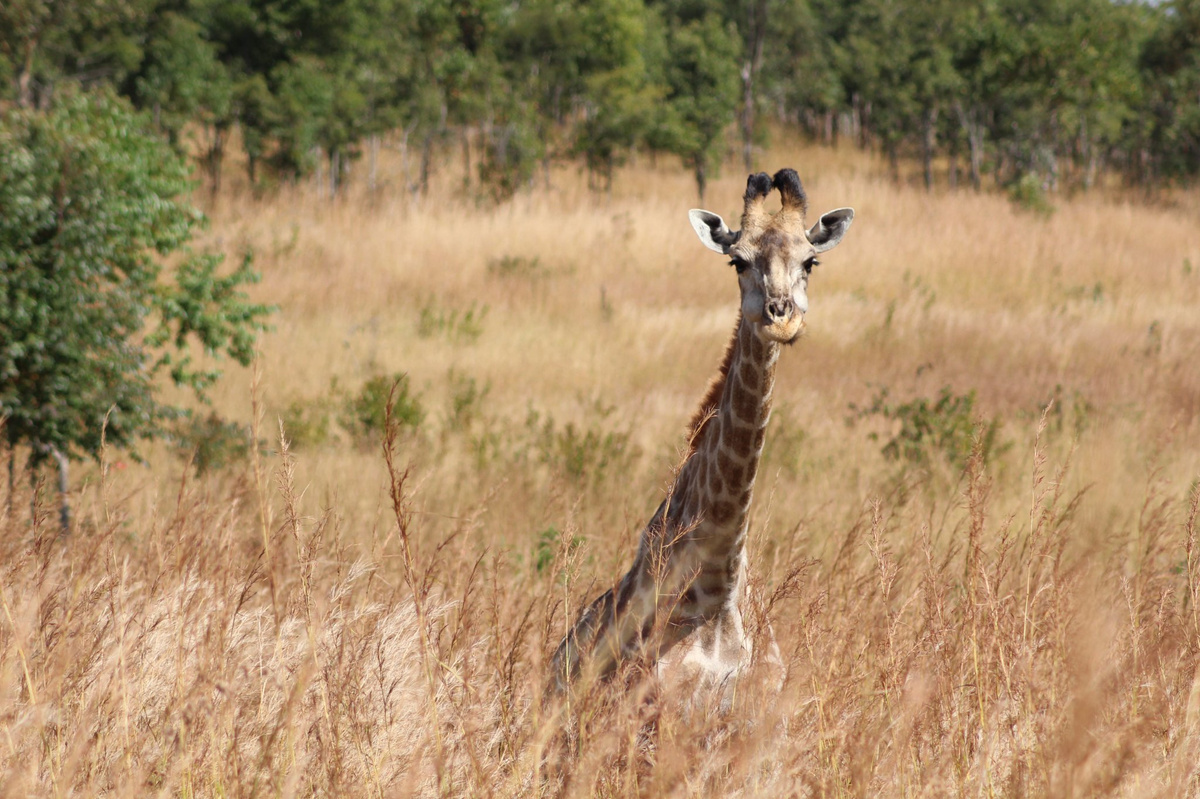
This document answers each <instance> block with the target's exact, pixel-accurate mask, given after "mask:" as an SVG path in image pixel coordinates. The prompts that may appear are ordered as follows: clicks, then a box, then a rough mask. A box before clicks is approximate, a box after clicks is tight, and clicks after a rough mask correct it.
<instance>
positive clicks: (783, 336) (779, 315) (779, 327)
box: [761, 297, 804, 344]
mask: <svg viewBox="0 0 1200 799" xmlns="http://www.w3.org/2000/svg"><path fill="white" fill-rule="evenodd" d="M761 324H762V327H761V330H762V335H763V336H764V337H765V338H767V339H769V340H770V341H775V342H778V343H780V344H791V343H792V342H793V341H795V340H796V339H797V338H799V337H800V334H801V333H803V332H804V313H803V312H802V311H800V309H798V308H797V307H796V303H795V302H793V301H792V300H791V299H790V298H788V297H780V298H772V299H769V300H767V301H766V302H765V303H763V315H762V323H761Z"/></svg>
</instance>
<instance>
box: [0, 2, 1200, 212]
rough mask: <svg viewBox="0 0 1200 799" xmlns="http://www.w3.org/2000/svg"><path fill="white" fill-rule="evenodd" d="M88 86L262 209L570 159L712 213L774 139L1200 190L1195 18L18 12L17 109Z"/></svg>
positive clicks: (742, 6)
mask: <svg viewBox="0 0 1200 799" xmlns="http://www.w3.org/2000/svg"><path fill="white" fill-rule="evenodd" d="M67 82H71V83H80V84H83V85H84V86H87V87H91V86H96V85H103V84H107V85H110V86H112V87H114V88H115V89H116V90H117V91H118V92H119V93H121V94H123V95H125V96H127V97H128V98H129V99H130V100H131V101H132V102H133V103H134V104H135V105H137V106H139V107H141V108H143V109H146V110H147V111H148V112H149V113H150V114H151V115H152V117H153V120H154V123H155V124H156V125H157V126H158V127H160V128H161V129H162V131H163V132H164V133H165V134H166V135H167V136H168V137H170V139H171V141H172V142H174V143H175V144H176V145H177V146H178V147H180V148H181V149H182V148H184V147H185V146H187V145H186V141H187V139H188V138H189V137H192V136H195V138H196V141H197V143H198V146H192V148H191V149H192V151H195V152H198V153H199V157H200V158H201V160H202V164H203V166H204V167H205V169H206V170H207V172H208V174H209V180H210V183H211V185H212V187H213V190H214V191H219V190H220V176H221V165H222V159H223V157H224V155H225V152H226V149H227V145H228V142H229V140H230V135H231V133H233V132H234V131H235V130H237V131H240V134H241V143H242V146H243V147H244V150H245V153H246V156H247V168H248V170H249V177H250V179H251V181H252V182H254V183H255V184H256V185H270V184H271V183H272V182H274V181H278V180H280V179H293V178H295V177H297V176H301V175H306V174H312V173H314V172H315V173H319V174H320V175H321V176H322V183H323V185H326V184H325V181H326V180H327V185H328V190H329V191H330V192H331V193H336V192H337V191H338V188H339V185H340V183H341V182H342V181H343V180H344V179H345V176H346V175H347V173H348V170H349V169H350V165H351V163H352V162H358V163H357V165H356V166H355V170H356V172H358V173H360V174H361V175H363V176H364V177H363V179H364V180H366V181H369V182H370V183H371V184H372V185H373V184H374V182H375V181H376V159H377V155H378V150H379V148H380V147H381V146H389V147H395V148H398V149H399V150H400V152H401V154H402V156H403V158H404V163H405V165H406V166H405V170H406V174H407V175H408V176H409V182H410V184H411V188H413V189H414V190H418V191H419V190H423V189H424V188H425V187H426V186H427V185H428V181H429V177H430V174H431V171H432V170H434V169H435V167H436V166H437V163H438V159H443V158H448V157H454V158H461V159H462V160H463V162H464V163H465V164H466V165H467V167H468V173H467V174H468V175H469V176H470V178H469V179H470V180H472V181H474V182H476V183H477V184H478V189H479V190H485V191H488V192H490V193H492V194H494V195H496V196H499V197H502V196H505V195H508V194H510V193H512V192H513V191H515V190H517V189H519V188H520V187H522V186H525V185H529V184H531V183H535V182H537V181H538V180H540V179H541V175H542V174H543V173H547V170H548V167H549V165H550V163H551V162H552V161H553V160H554V159H558V158H564V157H571V158H579V159H582V161H583V162H584V163H586V165H587V167H588V169H589V174H590V175H591V176H592V179H593V185H594V186H595V187H596V188H598V189H603V188H604V187H606V186H607V185H609V184H610V183H611V180H612V175H613V170H614V167H615V166H617V165H618V164H619V163H620V162H621V161H622V159H624V158H625V157H626V156H627V155H628V154H629V153H631V152H633V151H638V150H640V151H646V152H650V153H669V154H674V155H677V156H679V157H680V158H681V159H682V160H683V161H684V163H685V164H686V165H687V166H688V168H689V169H691V170H692V171H693V172H694V174H695V177H696V181H697V186H698V188H699V191H700V193H701V194H703V192H704V186H705V182H706V179H707V177H708V176H709V175H711V174H712V171H713V170H714V169H715V168H716V167H717V165H718V164H719V163H720V161H721V159H722V158H723V157H724V156H726V155H728V154H729V150H730V148H731V147H732V146H737V147H739V148H740V150H741V153H742V157H743V158H744V160H745V162H746V165H747V166H749V165H750V163H751V161H752V159H753V154H754V150H755V148H756V147H757V146H759V145H761V144H762V143H763V136H764V135H765V134H764V130H765V125H764V121H766V120H768V119H774V120H778V121H780V122H782V123H784V124H789V125H793V126H799V127H801V128H803V129H804V130H806V131H807V132H808V133H810V134H811V135H813V136H817V137H821V138H823V139H825V140H829V141H835V140H849V141H852V142H853V143H854V144H855V145H857V146H860V147H865V148H872V149H876V150H879V151H880V152H882V153H884V154H886V156H887V157H888V158H889V159H890V161H891V163H892V164H893V166H894V168H895V169H896V170H897V171H898V164H899V163H900V160H901V159H903V158H909V157H912V158H917V159H919V160H920V161H921V162H922V163H923V166H924V179H925V181H926V183H927V184H929V185H933V184H935V183H937V182H942V181H944V182H946V183H948V184H949V185H951V186H959V185H970V186H974V187H976V188H978V187H980V186H981V185H984V184H996V185H1002V186H1012V187H1021V186H1025V187H1027V188H1029V187H1032V189H1033V190H1037V191H1041V190H1056V189H1062V188H1074V187H1082V188H1086V187H1089V186H1091V185H1092V184H1094V183H1095V182H1096V181H1097V180H1098V179H1099V178H1100V177H1101V176H1103V175H1106V174H1107V175H1118V176H1120V177H1121V178H1123V179H1124V180H1126V181H1129V182H1130V183H1135V184H1139V185H1145V186H1152V185H1159V184H1161V183H1163V182H1165V181H1173V180H1179V179H1187V178H1191V177H1194V176H1195V174H1196V172H1197V171H1198V170H1200V0H1175V2H1167V3H1155V4H1143V3H1122V2H1112V0H595V1H594V2H584V1H583V0H5V2H4V3H3V4H2V5H0V85H2V87H3V88H2V89H0V91H2V92H3V95H4V97H3V100H4V101H7V102H10V103H15V104H17V105H20V106H34V107H37V106H44V105H48V104H49V102H50V99H51V98H52V97H53V96H54V94H55V92H57V91H60V90H61V88H62V86H63V84H65V83H67ZM732 131H736V132H737V138H736V139H734V138H731V132H732ZM735 142H736V145H735Z"/></svg>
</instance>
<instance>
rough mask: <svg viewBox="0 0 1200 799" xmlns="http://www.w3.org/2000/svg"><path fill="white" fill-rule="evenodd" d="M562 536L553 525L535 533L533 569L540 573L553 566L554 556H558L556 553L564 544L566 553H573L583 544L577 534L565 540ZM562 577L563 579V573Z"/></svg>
mask: <svg viewBox="0 0 1200 799" xmlns="http://www.w3.org/2000/svg"><path fill="white" fill-rule="evenodd" d="M564 537H565V536H564V534H563V533H562V532H560V531H559V529H558V528H557V527H554V526H553V525H551V526H550V527H547V528H546V529H545V530H542V531H541V532H540V533H538V534H537V539H536V540H535V541H534V545H533V569H534V571H536V572H537V573H538V574H542V573H543V572H545V571H546V570H547V569H549V568H550V567H551V566H553V565H554V560H555V558H557V557H558V553H559V551H560V550H562V549H563V548H564V545H565V548H566V551H567V554H571V553H574V552H575V551H576V550H578V549H579V548H580V547H581V546H583V539H582V538H580V537H579V536H577V535H573V536H571V537H570V539H569V540H567V541H564V540H563V539H564ZM562 578H563V579H565V575H563V576H562Z"/></svg>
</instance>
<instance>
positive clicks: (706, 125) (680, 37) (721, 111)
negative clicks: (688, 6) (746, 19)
mask: <svg viewBox="0 0 1200 799" xmlns="http://www.w3.org/2000/svg"><path fill="white" fill-rule="evenodd" d="M734 30H735V29H733V28H732V27H731V26H729V25H728V24H727V23H726V22H725V21H723V20H722V19H721V18H720V17H719V16H718V15H716V14H713V13H709V14H705V15H704V16H702V17H700V18H699V19H694V20H690V21H688V22H685V23H681V24H678V25H677V26H676V27H674V28H673V29H672V30H671V32H670V34H669V36H668V48H667V62H666V64H665V72H666V83H667V87H668V92H667V105H666V108H665V109H663V114H662V119H661V121H660V125H659V130H658V131H657V132H656V134H655V136H656V138H657V140H658V141H659V142H660V143H661V144H662V145H664V146H665V148H666V149H668V150H670V151H671V152H674V153H676V154H677V155H679V156H680V157H681V158H683V161H684V163H685V164H687V165H688V167H690V168H691V170H692V173H693V175H694V176H695V178H696V190H697V192H698V194H699V196H700V199H701V200H702V201H703V199H704V191H705V188H706V187H707V185H708V178H709V175H710V174H711V173H712V171H713V170H715V169H716V168H717V166H718V164H719V163H720V160H721V157H722V155H723V153H724V150H725V139H724V135H725V130H726V128H728V127H729V124H730V122H732V121H733V114H732V112H733V109H734V108H735V106H736V104H737V94H738V67H737V58H738V54H739V41H738V38H737V36H736V35H735V33H734Z"/></svg>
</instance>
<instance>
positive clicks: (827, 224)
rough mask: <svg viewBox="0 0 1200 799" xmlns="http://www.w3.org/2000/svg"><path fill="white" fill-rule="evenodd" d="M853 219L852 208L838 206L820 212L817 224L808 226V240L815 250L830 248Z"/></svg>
mask: <svg viewBox="0 0 1200 799" xmlns="http://www.w3.org/2000/svg"><path fill="white" fill-rule="evenodd" d="M853 221H854V209H853V208H839V209H837V210H836V211H830V212H829V213H827V214H821V218H820V219H818V220H817V224H815V225H813V226H812V227H811V228H809V231H808V240H809V242H810V243H812V246H813V247H814V248H815V249H816V251H817V252H825V251H826V250H832V249H833V248H834V247H836V246H837V244H838V242H839V241H841V240H842V236H845V235H846V231H847V230H849V229H850V223H851V222H853Z"/></svg>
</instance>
